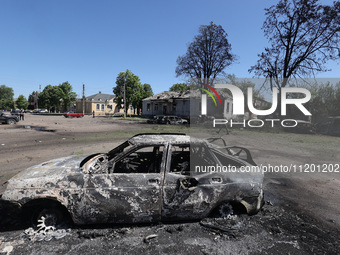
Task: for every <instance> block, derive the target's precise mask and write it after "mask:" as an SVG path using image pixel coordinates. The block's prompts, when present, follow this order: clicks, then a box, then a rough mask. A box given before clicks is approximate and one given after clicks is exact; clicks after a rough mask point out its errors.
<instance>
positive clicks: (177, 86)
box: [170, 83, 190, 91]
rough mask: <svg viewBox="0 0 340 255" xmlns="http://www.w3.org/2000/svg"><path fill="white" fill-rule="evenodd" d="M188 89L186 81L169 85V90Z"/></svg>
mask: <svg viewBox="0 0 340 255" xmlns="http://www.w3.org/2000/svg"><path fill="white" fill-rule="evenodd" d="M189 89H190V86H188V85H187V84H186V83H176V84H174V85H172V86H171V87H170V91H187V90H189Z"/></svg>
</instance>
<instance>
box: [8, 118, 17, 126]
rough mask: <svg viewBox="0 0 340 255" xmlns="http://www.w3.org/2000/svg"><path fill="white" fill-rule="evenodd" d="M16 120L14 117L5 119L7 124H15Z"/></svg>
mask: <svg viewBox="0 0 340 255" xmlns="http://www.w3.org/2000/svg"><path fill="white" fill-rule="evenodd" d="M16 123H17V122H16V121H15V120H14V119H8V120H7V124H8V125H14V124H16Z"/></svg>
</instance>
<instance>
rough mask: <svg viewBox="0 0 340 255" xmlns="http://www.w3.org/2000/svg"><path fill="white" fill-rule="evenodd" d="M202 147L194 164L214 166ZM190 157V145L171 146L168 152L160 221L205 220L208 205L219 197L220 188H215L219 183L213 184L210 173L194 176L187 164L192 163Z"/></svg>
mask: <svg viewBox="0 0 340 255" xmlns="http://www.w3.org/2000/svg"><path fill="white" fill-rule="evenodd" d="M202 148H203V149H201V151H200V153H201V154H200V155H199V157H198V158H197V159H196V162H194V163H195V164H205V165H215V164H216V163H215V161H214V158H213V156H212V155H211V154H210V152H209V151H208V150H207V148H206V147H202ZM190 156H191V153H190V145H189V144H183V145H171V146H170V148H169V150H168V160H167V167H166V172H165V177H164V186H163V201H162V219H165V220H166V219H197V218H201V217H205V216H206V214H208V213H209V212H210V210H211V204H213V203H214V201H216V199H217V198H218V195H219V189H216V185H219V183H216V181H214V180H213V179H212V178H211V177H210V175H209V174H202V175H195V174H194V173H193V172H192V169H190V161H192V160H193V158H191V157H190ZM192 165H194V164H192ZM220 180H221V179H220ZM218 181H219V180H217V182H218ZM221 184H222V183H221ZM215 189H216V190H215Z"/></svg>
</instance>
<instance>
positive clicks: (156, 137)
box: [129, 133, 203, 145]
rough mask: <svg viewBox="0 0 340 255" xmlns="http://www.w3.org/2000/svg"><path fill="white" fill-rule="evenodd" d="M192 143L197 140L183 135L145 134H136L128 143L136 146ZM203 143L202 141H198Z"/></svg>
mask: <svg viewBox="0 0 340 255" xmlns="http://www.w3.org/2000/svg"><path fill="white" fill-rule="evenodd" d="M193 141H199V139H197V138H193V137H190V136H188V135H186V134H183V133H145V134H138V135H135V136H133V137H132V138H130V139H129V143H131V144H133V145H136V144H140V145H143V144H145V145H148V144H164V143H166V142H169V143H171V144H190V143H192V142H193ZM200 141H201V142H203V140H200Z"/></svg>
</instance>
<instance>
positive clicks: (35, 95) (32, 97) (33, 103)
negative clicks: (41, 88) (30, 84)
mask: <svg viewBox="0 0 340 255" xmlns="http://www.w3.org/2000/svg"><path fill="white" fill-rule="evenodd" d="M38 94H39V92H38V91H33V92H32V93H31V94H30V95H29V96H28V100H27V101H28V104H29V106H28V108H29V109H31V110H33V109H34V108H36V106H37V105H36V104H37V99H38Z"/></svg>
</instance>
